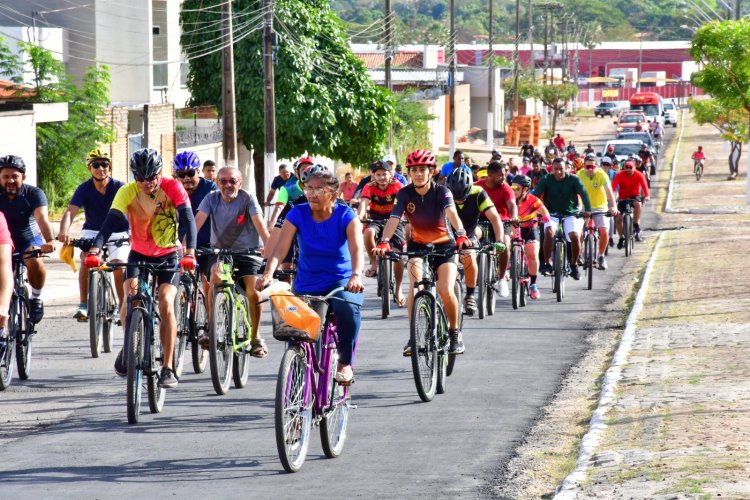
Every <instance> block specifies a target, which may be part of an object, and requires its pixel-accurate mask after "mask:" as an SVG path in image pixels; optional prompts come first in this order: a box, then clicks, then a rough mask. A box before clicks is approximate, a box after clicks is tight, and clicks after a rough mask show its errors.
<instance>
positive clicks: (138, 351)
mask: <svg viewBox="0 0 750 500" xmlns="http://www.w3.org/2000/svg"><path fill="white" fill-rule="evenodd" d="M145 321H146V317H145V315H144V314H143V311H142V310H140V309H135V310H134V311H132V312H131V315H130V322H129V324H130V331H129V332H128V336H127V337H128V343H127V344H126V345H125V347H124V348H125V349H127V351H126V352H127V358H128V376H127V391H126V392H127V409H128V423H129V424H137V423H138V417H139V415H140V412H141V388H142V387H143V385H142V384H143V345H144V344H143V343H144V337H145V335H146V324H145Z"/></svg>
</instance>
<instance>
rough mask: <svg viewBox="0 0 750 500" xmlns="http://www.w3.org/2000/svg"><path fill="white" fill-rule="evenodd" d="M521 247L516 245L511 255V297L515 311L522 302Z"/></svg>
mask: <svg viewBox="0 0 750 500" xmlns="http://www.w3.org/2000/svg"><path fill="white" fill-rule="evenodd" d="M521 259H522V255H521V246H520V245H514V246H513V250H512V251H511V254H510V297H511V304H512V305H513V309H518V305H519V304H520V302H521Z"/></svg>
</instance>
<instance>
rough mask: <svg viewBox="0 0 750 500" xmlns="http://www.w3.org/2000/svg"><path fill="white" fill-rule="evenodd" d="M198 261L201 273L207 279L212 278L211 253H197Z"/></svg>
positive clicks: (196, 258)
mask: <svg viewBox="0 0 750 500" xmlns="http://www.w3.org/2000/svg"><path fill="white" fill-rule="evenodd" d="M195 260H196V262H198V272H199V273H201V274H202V275H203V276H204V277H205V278H206V279H207V280H210V279H211V255H208V254H206V255H197V256H196V257H195Z"/></svg>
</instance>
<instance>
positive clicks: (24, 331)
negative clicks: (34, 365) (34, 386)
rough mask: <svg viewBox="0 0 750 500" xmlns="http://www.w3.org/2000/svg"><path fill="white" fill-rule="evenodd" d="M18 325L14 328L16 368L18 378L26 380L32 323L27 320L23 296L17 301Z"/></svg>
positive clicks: (29, 363) (28, 369)
mask: <svg viewBox="0 0 750 500" xmlns="http://www.w3.org/2000/svg"><path fill="white" fill-rule="evenodd" d="M18 319H20V320H21V321H20V324H19V327H18V328H17V329H16V368H18V378H19V379H21V380H26V379H28V378H29V376H30V375H31V340H32V339H33V338H34V336H33V333H34V325H33V324H32V323H31V321H29V303H28V302H26V299H25V298H22V299H20V300H19V301H18Z"/></svg>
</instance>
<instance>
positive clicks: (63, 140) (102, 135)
mask: <svg viewBox="0 0 750 500" xmlns="http://www.w3.org/2000/svg"><path fill="white" fill-rule="evenodd" d="M20 47H21V48H22V50H23V51H25V52H26V54H27V55H28V59H29V62H28V64H29V65H30V66H31V70H32V71H33V73H34V79H35V87H34V88H33V90H32V92H31V93H32V95H33V97H32V98H31V99H33V100H34V101H35V102H67V103H68V120H67V121H63V122H52V123H40V124H39V125H37V127H36V137H37V167H38V172H39V187H41V188H42V190H44V192H45V194H46V195H47V199H48V201H49V204H50V207H51V208H52V209H53V210H54V209H59V208H62V207H64V206H66V205H67V204H68V201H69V200H70V197H71V196H72V194H73V191H74V190H75V188H76V186H77V185H78V184H79V183H80V182H81V181H82V180H84V179H85V178H87V177H88V176H89V173H88V171H87V170H86V155H87V153H88V152H89V151H90V150H91V149H93V148H94V147H96V146H97V145H98V144H101V143H107V142H111V141H112V139H113V133H112V130H111V129H110V128H108V127H106V126H105V125H102V123H101V122H100V120H99V117H100V115H101V113H102V111H104V108H106V107H107V106H108V105H109V70H108V68H107V67H106V66H101V67H97V66H90V67H89V68H88V69H87V70H86V75H85V76H84V79H83V83H82V84H81V86H80V88H79V87H76V86H75V85H74V84H73V83H72V82H71V79H70V77H69V76H68V74H67V73H66V71H65V66H64V65H63V63H62V62H60V61H58V60H57V59H55V57H54V56H53V55H52V53H51V52H50V51H48V50H46V49H44V48H42V47H38V46H36V45H34V44H30V43H21V44H20Z"/></svg>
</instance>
